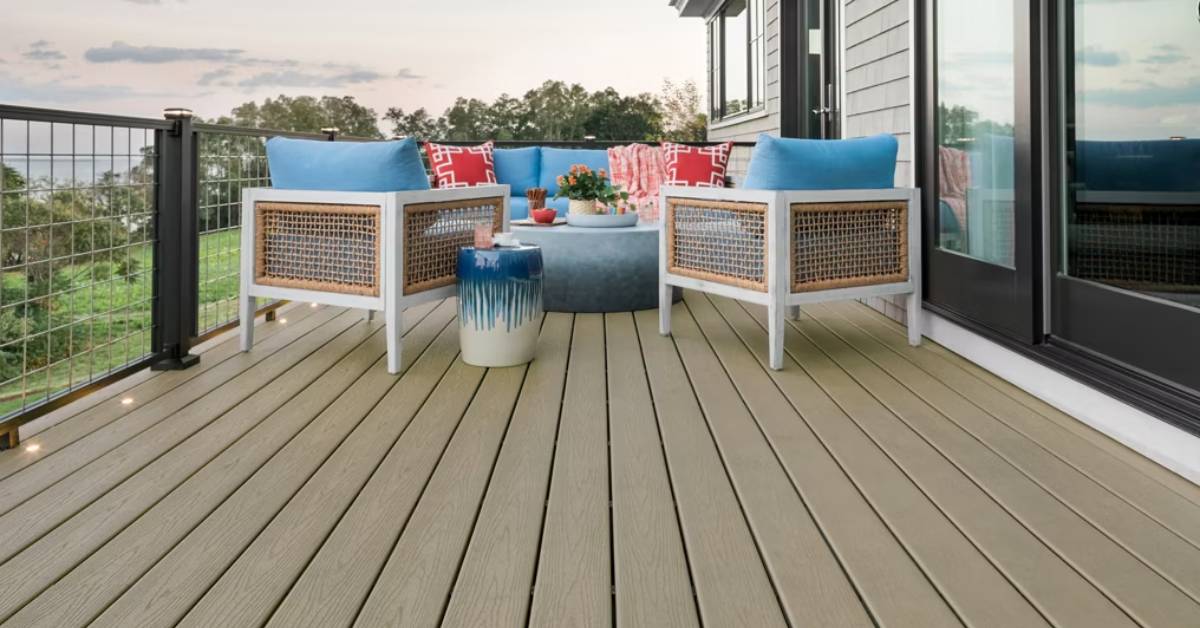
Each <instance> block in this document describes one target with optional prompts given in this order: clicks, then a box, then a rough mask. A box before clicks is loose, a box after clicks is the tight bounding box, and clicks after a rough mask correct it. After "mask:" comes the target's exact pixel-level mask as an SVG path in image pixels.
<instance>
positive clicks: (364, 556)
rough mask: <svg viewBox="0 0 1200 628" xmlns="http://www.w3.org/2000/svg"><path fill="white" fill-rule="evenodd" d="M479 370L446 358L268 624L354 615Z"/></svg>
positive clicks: (333, 620)
mask: <svg viewBox="0 0 1200 628" xmlns="http://www.w3.org/2000/svg"><path fill="white" fill-rule="evenodd" d="M451 357H453V356H451ZM447 362H448V361H447ZM443 370H445V369H443ZM483 374H484V371H483V369H480V368H476V367H473V366H468V365H467V364H464V363H463V362H461V361H458V362H454V363H453V364H449V370H448V371H446V373H445V376H444V377H442V379H441V382H439V383H438V384H437V388H436V389H434V390H433V392H432V394H431V395H430V397H429V399H428V400H427V401H426V402H425V404H424V405H423V406H422V407H421V409H420V410H419V411H418V412H417V414H416V416H414V417H413V419H412V423H411V425H410V426H409V427H408V428H406V429H405V430H404V433H403V434H401V436H400V438H399V439H398V440H397V441H396V443H395V444H394V445H393V446H392V448H391V449H390V450H389V451H388V452H387V455H386V457H385V458H384V459H383V461H382V462H381V463H380V464H379V467H378V468H377V469H376V470H375V471H374V473H372V474H371V478H370V480H369V481H368V482H367V484H366V485H365V486H364V487H363V489H362V491H361V492H360V493H359V494H358V496H357V497H356V498H355V500H354V503H353V504H352V506H351V507H350V509H349V510H347V511H346V514H345V515H344V516H343V517H342V519H341V520H340V521H339V522H338V523H337V527H336V528H334V530H333V532H332V533H330V535H329V538H328V539H326V540H325V541H324V543H323V544H322V545H321V549H320V552H319V553H318V554H317V555H316V556H315V557H313V559H312V561H311V562H310V563H309V564H308V565H307V566H305V567H304V572H303V573H302V574H301V575H300V577H299V580H297V581H296V583H295V584H294V585H293V586H292V588H291V590H290V591H288V593H287V597H285V598H284V600H283V602H282V603H281V604H280V605H279V607H278V608H277V609H276V610H275V613H274V614H273V615H272V616H271V619H270V622H269V625H272V626H287V627H291V626H305V625H312V626H348V625H350V624H351V623H353V622H354V618H355V616H356V615H357V614H358V611H359V609H360V608H361V607H362V603H363V600H365V599H366V597H367V594H368V593H370V590H371V586H372V585H373V584H374V582H375V579H376V578H377V577H378V575H379V572H380V571H381V570H382V569H383V565H384V561H386V560H387V557H388V552H390V551H391V549H392V547H393V546H394V545H395V543H396V539H397V537H399V535H400V533H401V531H402V530H403V529H404V526H405V523H406V522H407V520H408V518H409V516H410V515H411V513H412V509H413V507H414V506H415V504H416V502H417V500H418V499H419V498H420V496H421V494H422V492H423V491H424V489H425V486H426V484H427V482H428V481H429V476H430V475H431V474H432V473H433V470H434V467H435V466H436V465H437V463H438V460H439V459H440V457H441V456H442V452H443V451H444V450H445V448H446V444H447V443H448V442H449V440H450V438H451V436H452V435H453V434H454V430H455V429H456V428H457V427H458V425H459V419H460V418H461V417H462V415H463V412H464V411H465V409H466V407H467V405H468V404H469V403H470V401H471V399H472V398H473V397H474V394H475V391H476V389H477V388H478V387H479V383H480V381H482V379H483Z"/></svg>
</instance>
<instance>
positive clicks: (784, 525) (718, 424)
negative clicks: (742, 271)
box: [672, 297, 871, 626]
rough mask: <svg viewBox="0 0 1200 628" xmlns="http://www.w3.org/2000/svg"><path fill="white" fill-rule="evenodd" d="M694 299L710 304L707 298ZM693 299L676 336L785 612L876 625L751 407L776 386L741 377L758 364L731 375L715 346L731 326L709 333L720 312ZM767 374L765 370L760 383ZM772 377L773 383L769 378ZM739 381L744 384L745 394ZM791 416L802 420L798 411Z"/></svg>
mask: <svg viewBox="0 0 1200 628" xmlns="http://www.w3.org/2000/svg"><path fill="white" fill-rule="evenodd" d="M694 301H695V302H696V303H697V304H700V303H704V304H707V301H705V300H704V298H703V297H699V299H696V300H694ZM691 302H692V301H691V300H690V301H689V308H686V309H681V311H680V315H679V316H675V317H674V321H673V323H672V330H673V333H674V336H675V343H676V345H677V346H678V347H679V353H680V355H681V357H682V358H683V363H684V367H685V368H686V369H687V371H688V374H689V376H690V377H691V380H692V384H693V386H694V387H695V390H696V396H697V398H698V399H699V400H700V405H701V407H702V408H703V409H704V415H705V417H706V418H707V419H708V424H709V429H710V430H711V432H712V434H713V438H714V440H715V441H716V444H717V447H718V449H719V450H720V452H721V456H722V458H723V459H724V461H725V466H726V468H727V469H728V471H729V476H730V479H731V480H732V482H733V485H734V488H735V489H736V490H737V492H738V497H739V500H740V501H741V504H742V508H743V510H744V511H745V513H746V519H747V520H748V521H749V523H750V528H751V530H752V531H753V532H754V536H755V538H756V540H757V544H758V547H759V548H761V549H760V551H761V553H762V555H763V561H764V562H765V563H766V565H767V568H768V570H769V571H770V573H771V575H772V580H773V583H774V585H775V590H776V592H777V593H778V595H779V597H780V600H781V601H782V603H783V607H784V611H785V612H786V613H787V615H788V618H789V620H790V621H791V623H792V624H793V625H798V624H803V623H807V622H811V623H813V624H816V625H822V626H870V625H871V619H870V618H869V617H868V616H867V614H866V613H865V612H863V608H862V605H861V604H860V603H859V600H858V596H857V594H856V592H855V590H854V588H853V587H852V586H851V584H850V581H849V580H848V579H847V576H846V573H845V572H844V571H843V570H842V567H841V565H840V564H839V563H838V560H837V558H836V556H835V555H834V554H833V552H832V550H831V548H830V547H829V546H828V545H827V544H826V543H825V541H824V539H823V537H822V534H821V531H820V530H819V529H818V527H817V525H816V523H815V522H814V521H813V520H812V517H811V516H809V513H808V510H807V508H806V507H805V504H804V502H803V501H802V500H801V498H800V495H799V493H798V492H797V490H796V488H795V487H794V486H793V485H792V483H791V481H790V479H789V477H788V475H787V473H786V471H785V470H784V468H783V467H782V466H781V465H780V463H779V462H778V461H777V459H776V457H775V455H774V452H773V451H772V450H771V446H770V444H769V443H768V441H767V440H766V438H765V437H764V436H763V434H762V432H761V431H760V430H759V427H758V423H757V422H756V420H755V417H754V415H752V414H751V409H755V408H757V409H758V410H759V412H758V414H759V416H765V415H766V412H762V410H763V408H762V407H761V406H760V405H759V403H758V402H759V401H760V400H761V399H762V398H763V396H764V395H767V394H770V392H772V391H764V390H756V389H755V388H754V386H753V385H749V386H747V385H746V384H747V382H746V381H745V380H742V379H741V378H740V377H738V376H739V375H742V374H747V375H753V374H754V373H753V371H743V372H739V373H737V374H736V375H734V377H735V379H734V380H731V379H730V377H729V375H727V373H726V371H725V370H723V369H724V365H723V364H722V363H721V361H720V360H718V358H717V351H714V350H713V348H711V347H710V343H711V344H714V345H715V344H718V343H721V342H722V341H729V340H731V338H729V337H728V335H726V336H724V337H722V336H720V335H719V334H718V333H717V329H718V328H720V327H723V328H724V329H725V330H728V326H726V325H724V324H723V322H721V323H719V324H718V325H716V326H715V327H710V330H709V333H710V335H711V336H712V337H707V338H706V337H705V336H704V335H703V334H702V333H701V331H700V325H699V323H701V322H704V323H708V324H710V325H711V324H712V323H714V322H715V321H714V319H716V320H718V321H719V320H720V317H719V316H718V315H717V314H716V312H715V311H714V310H712V308H711V306H710V307H708V308H706V309H704V310H703V311H699V312H689V310H691V309H692V308H691V307H690V304H691ZM693 313H694V315H695V319H696V320H693ZM760 374H761V373H760ZM765 379H766V378H765V376H763V378H762V379H760V380H758V382H756V383H761V382H762V381H763V380H765ZM766 384H767V386H770V382H769V380H767V381H766ZM737 386H741V387H742V388H741V392H740V393H739V389H738V388H737ZM743 398H744V399H745V401H743ZM748 406H749V407H748ZM780 409H781V408H772V409H771V411H772V412H774V411H778V410H780ZM790 418H791V419H792V420H798V417H796V416H795V413H792V416H791V417H790Z"/></svg>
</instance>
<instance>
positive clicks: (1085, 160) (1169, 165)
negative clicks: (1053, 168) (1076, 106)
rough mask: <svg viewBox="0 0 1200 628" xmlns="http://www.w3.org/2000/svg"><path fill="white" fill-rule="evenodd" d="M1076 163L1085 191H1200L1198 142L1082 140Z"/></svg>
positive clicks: (1199, 144) (1077, 174)
mask: <svg viewBox="0 0 1200 628" xmlns="http://www.w3.org/2000/svg"><path fill="white" fill-rule="evenodd" d="M1075 160H1076V161H1075V172H1076V174H1075V176H1076V179H1077V180H1078V181H1079V182H1081V183H1083V185H1084V189H1087V190H1121V191H1130V192H1196V191H1200V140H1132V141H1116V142H1112V141H1098V140H1089V141H1081V142H1079V143H1078V145H1077V147H1076V157H1075Z"/></svg>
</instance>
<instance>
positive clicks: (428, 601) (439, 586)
mask: <svg viewBox="0 0 1200 628" xmlns="http://www.w3.org/2000/svg"><path fill="white" fill-rule="evenodd" d="M527 368H528V367H525V366H514V367H508V368H503V369H489V370H488V372H487V375H485V376H484V378H483V383H481V384H480V385H479V390H478V392H477V393H476V394H475V399H473V400H472V402H471V405H470V406H469V407H468V408H467V410H466V413H465V415H464V416H463V417H462V421H461V423H460V424H459V428H458V430H457V431H456V432H455V433H454V437H453V438H452V439H451V440H450V444H449V445H448V446H447V447H446V452H445V454H444V455H443V456H442V461H441V464H439V465H438V467H437V469H436V470H435V471H434V473H433V476H432V477H431V478H430V479H429V484H428V485H427V486H426V488H425V493H424V494H423V495H422V496H421V501H419V502H418V503H417V507H416V509H415V510H414V511H413V514H412V517H411V518H410V519H409V520H408V522H407V524H406V525H405V526H404V530H403V531H402V532H401V534H400V538H399V539H398V540H397V542H396V546H395V547H394V548H393V549H392V552H391V555H390V556H389V557H388V560H387V563H386V564H385V565H384V567H383V571H382V573H380V574H379V579H378V580H376V582H375V586H374V588H372V590H371V593H370V595H369V596H368V597H367V601H366V603H365V604H364V605H363V608H362V611H361V612H360V613H359V616H358V619H357V620H356V622H355V625H357V626H404V625H413V626H429V625H433V624H436V623H438V622H439V620H440V619H441V617H442V616H443V614H444V612H445V608H446V602H447V601H448V600H449V598H450V591H451V586H452V584H453V582H454V579H455V576H457V572H458V567H459V565H461V564H462V557H463V552H464V551H465V549H466V544H467V540H468V539H469V538H470V535H471V530H472V529H473V528H474V527H475V524H476V522H477V521H478V515H479V509H480V500H481V499H482V498H483V494H484V491H485V490H486V488H487V485H488V481H489V479H490V477H491V475H492V471H493V470H494V468H495V461H496V456H497V454H498V453H499V449H500V444H501V442H502V441H503V440H504V435H505V432H506V431H507V430H508V427H509V425H510V419H511V418H512V413H513V406H514V404H515V403H516V401H517V396H518V394H519V393H520V389H521V383H522V380H523V379H524V378H525V374H526V372H527Z"/></svg>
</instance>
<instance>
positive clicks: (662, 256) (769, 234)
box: [659, 186, 922, 370]
mask: <svg viewBox="0 0 1200 628" xmlns="http://www.w3.org/2000/svg"><path fill="white" fill-rule="evenodd" d="M672 199H675V200H676V201H677V202H678V201H680V200H683V199H687V200H698V201H727V202H734V203H754V204H759V205H765V206H766V229H765V234H764V235H765V239H766V245H765V246H764V247H763V249H764V253H763V255H764V257H765V259H764V260H762V264H763V265H762V267H763V269H764V272H765V278H764V279H765V284H766V286H765V290H764V289H749V288H746V287H744V286H741V285H737V283H736V282H732V281H721V280H720V279H719V278H716V280H713V279H706V278H702V277H697V276H695V275H686V274H680V273H678V272H672V269H671V267H670V259H669V257H670V246H671V243H670V241H669V238H670V237H672V233H671V229H672V222H673V220H674V216H671V215H670V213H671V211H672V202H671V201H672ZM920 200H921V198H920V190H918V189H914V188H893V189H873V190H794V191H774V190H748V189H731V188H692V187H679V186H666V187H663V188H662V192H661V196H660V216H661V220H660V223H659V332H660V333H661V334H663V335H664V336H665V335H669V334H670V333H671V302H672V292H673V287H675V286H678V287H680V288H687V289H691V290H697V291H700V292H707V293H710V294H715V295H720V296H724V297H729V298H732V299H737V300H740V301H744V302H747V303H757V304H760V305H765V306H767V320H768V324H767V329H768V335H769V337H770V352H769V364H770V367H771V368H772V369H774V370H779V369H781V368H783V352H784V346H783V340H784V325H785V324H786V322H785V316H786V317H789V318H792V319H793V320H794V319H796V318H798V317H799V316H800V306H801V305H803V304H807V303H819V302H822V301H835V300H842V299H865V298H870V297H881V296H887V295H894V294H905V295H908V299H907V316H908V320H907V322H908V343H909V344H910V345H912V346H917V345H919V344H920V342H921V335H922V315H921V202H920ZM883 201H895V202H902V203H904V204H906V206H907V212H906V213H907V221H908V224H907V244H908V250H907V260H908V264H907V266H908V272H907V275H908V277H907V279H906V280H904V281H898V282H888V283H878V284H870V285H861V286H854V287H845V288H834V289H826V290H814V291H805V292H793V290H792V272H791V268H790V266H791V251H792V245H793V243H792V241H791V240H792V224H791V222H792V211H791V208H792V205H793V204H806V203H820V204H830V203H870V202H883Z"/></svg>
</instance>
